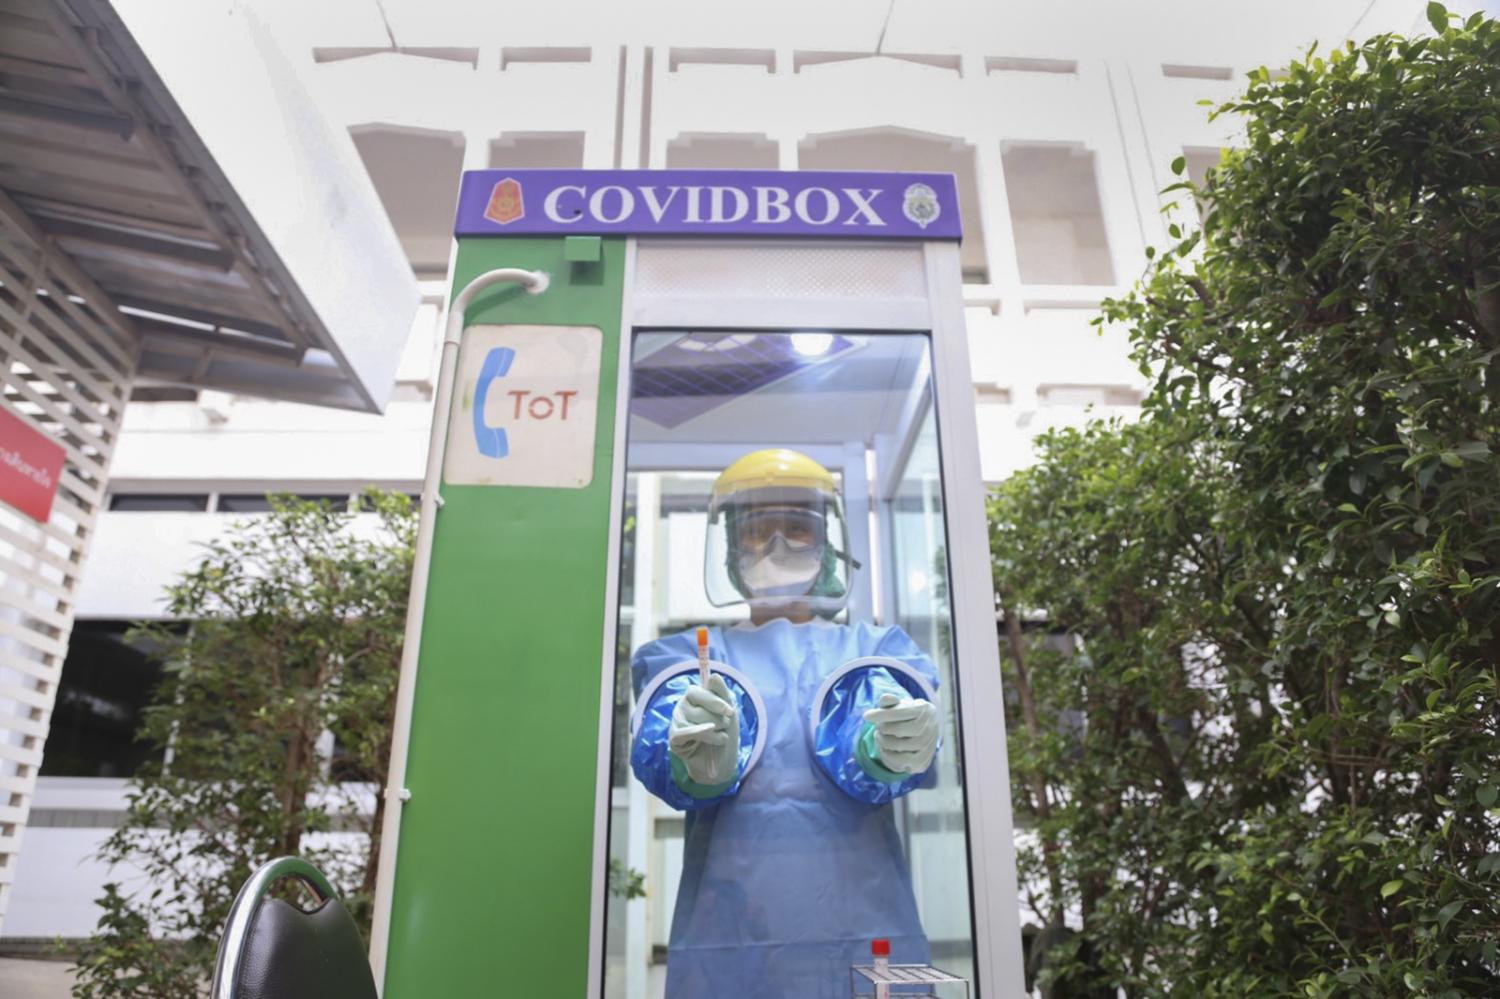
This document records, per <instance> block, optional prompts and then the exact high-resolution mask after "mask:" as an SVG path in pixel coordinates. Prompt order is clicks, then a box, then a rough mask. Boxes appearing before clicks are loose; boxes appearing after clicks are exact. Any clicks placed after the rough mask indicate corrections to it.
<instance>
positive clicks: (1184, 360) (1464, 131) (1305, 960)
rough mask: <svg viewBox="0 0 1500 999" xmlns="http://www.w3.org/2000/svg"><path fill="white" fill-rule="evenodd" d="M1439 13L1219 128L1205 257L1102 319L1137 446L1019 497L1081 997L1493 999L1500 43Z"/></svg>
mask: <svg viewBox="0 0 1500 999" xmlns="http://www.w3.org/2000/svg"><path fill="white" fill-rule="evenodd" d="M1429 17H1430V19H1431V20H1432V22H1433V24H1434V27H1435V28H1436V29H1437V32H1438V34H1437V35H1436V36H1435V37H1429V38H1419V39H1405V38H1400V37H1395V36H1388V35H1387V36H1381V37H1378V38H1375V39H1372V40H1371V41H1369V42H1367V43H1366V44H1364V45H1363V46H1355V45H1353V44H1352V43H1351V44H1350V45H1349V46H1347V47H1346V48H1344V49H1341V50H1338V51H1335V52H1332V53H1330V54H1328V56H1327V57H1324V56H1320V55H1317V54H1316V53H1310V54H1309V55H1308V56H1307V57H1306V58H1304V59H1303V60H1301V61H1300V62H1297V63H1294V64H1292V65H1291V66H1290V67H1289V69H1288V71H1287V72H1286V73H1285V74H1284V75H1273V74H1271V73H1270V72H1268V71H1266V70H1264V69H1262V70H1259V71H1257V72H1254V73H1252V74H1251V76H1250V81H1249V85H1248V89H1247V90H1246V92H1245V94H1244V96H1243V97H1241V98H1240V99H1238V100H1236V101H1233V102H1231V103H1229V104H1227V105H1225V106H1224V107H1222V108H1219V109H1218V111H1217V112H1216V113H1217V114H1222V115H1238V116H1241V117H1242V118H1243V122H1244V125H1245V129H1246V134H1245V142H1244V145H1243V147H1242V148H1241V149H1238V150H1235V151H1232V152H1229V153H1226V154H1225V156H1224V157H1223V159H1222V161H1221V163H1220V164H1219V166H1218V167H1217V168H1216V169H1214V170H1213V171H1211V172H1210V174H1209V178H1208V180H1207V182H1206V184H1205V186H1204V189H1202V190H1192V185H1190V184H1186V183H1184V184H1180V185H1175V187H1177V188H1179V189H1182V190H1192V194H1193V195H1194V196H1195V197H1197V198H1198V199H1199V200H1200V201H1201V203H1202V204H1203V205H1204V206H1205V208H1206V209H1207V211H1208V214H1207V218H1206V219H1205V221H1204V223H1203V225H1202V227H1201V229H1200V230H1195V231H1185V230H1184V229H1183V228H1182V227H1181V226H1180V225H1178V224H1173V226H1172V227H1171V230H1170V231H1171V234H1172V236H1173V238H1174V240H1177V242H1176V243H1175V244H1174V245H1173V246H1171V247H1169V248H1167V249H1166V251H1165V252H1163V253H1161V254H1158V255H1155V256H1154V262H1153V266H1152V267H1151V269H1150V271H1149V272H1148V274H1147V276H1146V278H1145V279H1144V280H1143V282H1142V284H1141V285H1140V287H1139V288H1138V289H1137V290H1136V291H1135V292H1134V293H1132V294H1131V295H1130V296H1128V297H1126V298H1124V299H1122V300H1118V301H1112V302H1108V303H1106V305H1105V308H1104V316H1103V319H1104V321H1107V322H1120V323H1125V324H1127V325H1128V326H1129V327H1130V329H1131V335H1132V340H1133V343H1134V348H1135V356H1136V359H1137V360H1138V361H1139V362H1140V364H1141V366H1142V370H1143V371H1144V372H1146V373H1147V374H1148V375H1149V376H1151V377H1152V378H1153V379H1154V385H1153V389H1152V391H1151V393H1150V395H1149V397H1148V398H1147V400H1146V402H1145V404H1144V411H1143V418H1142V420H1141V422H1140V423H1139V424H1138V425H1133V426H1117V425H1102V424H1096V425H1093V426H1091V427H1089V428H1086V429H1085V430H1082V431H1069V432H1061V433H1054V434H1051V435H1049V436H1047V437H1045V438H1043V440H1042V441H1041V450H1040V464H1038V465H1037V466H1036V467H1034V468H1032V469H1029V470H1027V471H1025V472H1022V473H1020V474H1018V475H1017V476H1015V477H1014V478H1013V479H1011V480H1010V481H1008V482H1007V483H1005V484H1004V485H1003V486H1002V487H1001V488H1000V489H999V490H998V491H997V492H996V494H995V495H994V497H993V499H992V503H991V511H990V512H991V520H992V541H993V550H994V556H995V576H996V583H997V588H998V589H999V591H1000V593H1001V597H1002V602H1003V603H1004V604H1005V609H1006V617H1007V621H1008V626H1009V628H1010V633H1011V639H1012V642H1011V654H1010V655H1009V657H1008V659H1007V664H1006V668H1007V670H1008V673H1009V679H1010V682H1011V686H1012V689H1014V690H1016V692H1017V694H1018V696H1017V698H1016V703H1015V704H1014V705H1011V706H1009V709H1008V710H1009V711H1010V713H1011V714H1012V715H1014V716H1015V717H1013V718H1012V719H1011V722H1010V725H1011V732H1012V748H1011V754H1012V755H1011V761H1012V766H1013V783H1014V786H1015V792H1014V793H1015V798H1016V800H1017V802H1018V806H1019V808H1020V811H1021V812H1022V814H1024V815H1027V816H1029V818H1030V820H1031V822H1032V825H1033V828H1034V834H1035V837H1036V841H1035V846H1034V847H1033V848H1028V849H1026V850H1024V851H1023V857H1022V863H1023V877H1025V878H1026V879H1027V881H1028V883H1029V884H1031V885H1032V886H1033V888H1032V894H1033V905H1034V907H1035V908H1036V910H1037V914H1038V916H1039V918H1040V919H1041V920H1042V921H1043V922H1048V923H1058V922H1062V921H1063V920H1064V919H1065V918H1067V917H1069V915H1070V914H1072V915H1073V917H1074V918H1075V919H1078V918H1079V917H1081V930H1082V932H1081V934H1080V935H1079V937H1078V940H1080V941H1082V942H1084V943H1086V944H1087V945H1088V947H1089V950H1090V952H1091V954H1092V955H1093V961H1092V962H1091V964H1090V966H1088V967H1083V966H1082V962H1080V961H1078V960H1076V955H1077V954H1078V953H1079V952H1080V950H1079V947H1076V946H1075V947H1073V948H1072V949H1071V951H1070V950H1069V948H1066V947H1065V948H1062V949H1060V951H1059V953H1060V954H1061V955H1063V957H1064V960H1063V961H1062V963H1061V964H1060V965H1059V967H1060V968H1061V969H1062V970H1063V971H1064V972H1068V973H1071V974H1072V975H1074V976H1075V977H1080V978H1083V979H1089V978H1092V980H1094V981H1096V982H1102V983H1107V984H1109V985H1113V986H1120V987H1123V988H1124V989H1125V990H1126V991H1127V993H1128V994H1130V995H1132V996H1136V995H1140V996H1145V995H1165V994H1168V993H1173V994H1186V995H1205V996H1243V995H1264V996H1272V995H1278V996H1279V995H1293V994H1295V995H1310V996H1322V995H1335V994H1351V993H1357V994H1370V995H1394V994H1402V995H1405V994H1419V995H1431V996H1461V995H1495V994H1500V954H1497V944H1500V809H1497V805H1500V801H1497V798H1500V774H1497V773H1496V768H1495V761H1496V746H1497V742H1496V736H1497V722H1500V712H1497V700H1496V696H1497V690H1496V687H1497V683H1500V674H1497V670H1500V633H1497V630H1496V627H1497V621H1500V463H1497V461H1496V459H1495V455H1494V451H1495V448H1496V446H1497V441H1500V378H1497V375H1500V372H1497V370H1496V363H1495V359H1496V357H1497V354H1500V24H1497V23H1496V22H1494V21H1490V20H1486V19H1484V18H1483V17H1482V16H1479V15H1476V16H1475V17H1473V18H1470V19H1469V20H1468V21H1467V22H1465V23H1464V24H1462V25H1460V24H1456V23H1455V24H1452V25H1450V24H1449V23H1448V22H1449V17H1448V15H1447V14H1446V12H1444V11H1443V9H1442V8H1441V7H1440V6H1438V5H1436V4H1433V5H1431V7H1430V8H1429ZM1182 167H1183V164H1182V162H1181V161H1180V160H1179V161H1178V162H1177V163H1175V164H1174V169H1175V170H1176V172H1178V173H1179V174H1180V173H1181V172H1182ZM1027 618H1031V619H1036V620H1045V621H1046V622H1047V624H1048V628H1047V629H1042V631H1028V632H1025V633H1023V631H1022V628H1021V624H1022V621H1023V619H1027ZM1043 631H1046V632H1050V633H1049V634H1043V633H1042V632H1043ZM1070 952H1071V953H1073V954H1074V955H1075V960H1074V961H1073V962H1072V964H1071V966H1070V965H1069V964H1068V962H1067V961H1066V960H1065V958H1066V955H1067V954H1068V953H1070Z"/></svg>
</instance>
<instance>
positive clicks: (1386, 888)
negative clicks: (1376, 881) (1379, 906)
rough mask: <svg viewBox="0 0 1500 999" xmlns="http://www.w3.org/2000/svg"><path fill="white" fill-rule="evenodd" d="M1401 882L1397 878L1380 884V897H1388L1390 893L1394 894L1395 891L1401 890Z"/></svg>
mask: <svg viewBox="0 0 1500 999" xmlns="http://www.w3.org/2000/svg"><path fill="white" fill-rule="evenodd" d="M1402 884H1404V882H1403V881H1401V880H1400V879H1399V878H1397V879H1396V880H1394V881H1387V882H1386V883H1385V884H1383V885H1381V886H1380V897H1381V898H1390V897H1391V896H1392V895H1394V894H1396V892H1398V891H1400V890H1401V886H1402Z"/></svg>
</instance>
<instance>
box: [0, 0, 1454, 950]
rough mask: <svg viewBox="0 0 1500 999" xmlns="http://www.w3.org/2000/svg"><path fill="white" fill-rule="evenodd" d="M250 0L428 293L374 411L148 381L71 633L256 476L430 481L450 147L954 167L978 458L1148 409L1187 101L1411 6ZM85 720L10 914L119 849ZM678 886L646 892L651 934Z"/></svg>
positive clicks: (34, 904) (1185, 145)
mask: <svg viewBox="0 0 1500 999" xmlns="http://www.w3.org/2000/svg"><path fill="white" fill-rule="evenodd" d="M263 6H264V8H265V10H264V20H265V24H266V25H267V27H268V28H269V29H270V30H271V31H272V32H273V33H274V34H275V36H276V41H277V42H278V44H279V46H280V47H281V48H282V49H283V50H284V51H285V52H286V53H287V54H289V55H290V56H291V57H292V65H291V66H289V67H288V70H287V71H288V72H294V73H296V74H297V75H298V77H299V78H300V80H301V82H302V83H303V84H304V85H305V86H306V87H307V88H309V89H310V90H311V92H312V93H313V94H314V96H315V99H316V100H317V101H318V103H319V105H320V107H321V110H322V111H323V112H324V113H325V114H326V115H327V117H329V118H330V119H331V120H333V121H335V122H337V123H341V124H342V125H343V126H344V127H345V128H346V129H347V130H348V132H349V134H350V136H351V138H352V142H353V144H354V146H355V147H356V148H357V149H358V151H359V153H360V154H361V156H362V157H363V159H364V163H365V166H366V169H367V170H368V172H369V175H370V178H371V180H372V181H373V182H374V186H375V188H376V191H377V192H378V193H379V195H380V198H381V201H382V203H383V204H384V207H385V209H386V212H387V214H388V216H389V220H390V223H391V226H392V228H393V229H394V232H395V234H396V235H397V237H399V239H400V241H401V244H402V246H403V248H404V249H405V251H406V254H407V256H408V258H409V259H410V261H411V264H412V268H413V270H414V272H415V274H416V276H417V278H418V279H419V281H420V282H421V288H422V292H423V297H424V298H423V301H424V304H423V306H422V308H421V309H420V311H419V313H418V318H417V322H416V324H415V326H414V328H413V330H412V334H411V340H410V343H409V345H408V347H407V349H406V353H405V356H404V357H403V359H402V361H401V364H400V367H399V370H398V371H397V376H396V377H397V384H396V388H395V391H394V394H393V395H392V397H391V401H390V402H389V403H388V405H387V407H386V410H385V412H384V414H383V415H369V414H363V413H355V412H340V411H335V410H329V409H316V408H313V407H308V406H302V405H298V404H295V403H283V402H268V401H264V400H257V399H252V398H249V397H239V396H236V395H233V394H229V393H226V392H222V391H215V390H199V389H197V388H195V387H194V386H192V385H191V384H184V383H170V384H169V383H166V382H161V383H159V384H156V385H152V386H147V390H146V391H145V392H144V393H142V392H138V394H137V399H138V400H142V401H135V402H133V403H132V404H131V405H130V406H128V407H127V408H126V410H125V415H124V421H123V427H122V429H121V432H120V434H119V439H118V443H117V445H116V448H115V454H114V463H113V474H112V482H111V487H110V496H109V500H108V503H107V505H106V509H105V510H104V511H103V512H101V513H100V514H99V517H98V522H97V529H96V534H95V536H94V540H93V551H92V554H91V556H90V565H89V567H88V571H87V573H86V574H85V575H84V577H83V580H82V586H81V589H80V591H79V595H78V599H77V610H76V617H77V620H78V624H77V625H76V630H75V641H74V645H75V650H76V651H75V656H81V655H84V654H85V653H84V651H82V650H84V649H85V645H86V644H87V643H81V642H80V639H79V634H80V632H86V633H88V635H89V636H90V639H91V641H92V642H93V647H96V648H100V649H103V648H106V647H113V648H117V647H118V634H119V630H120V628H121V626H122V623H123V622H128V621H134V620H140V619H143V618H154V617H159V616H160V615H161V613H162V609H161V604H160V595H161V593H162V590H163V587H164V586H165V584H166V583H167V582H168V581H169V580H170V579H171V578H172V577H173V576H174V575H175V574H176V573H178V572H179V571H181V570H182V569H183V568H184V567H185V566H187V565H189V564H190V563H191V561H192V559H193V557H194V546H195V544H196V543H197V542H201V541H203V540H206V539H208V538H210V537H212V536H213V535H214V534H215V533H216V532H218V531H220V530H222V529H223V527H224V525H225V523H226V522H227V521H229V520H232V519H234V518H235V517H237V516H243V515H244V514H245V513H246V512H253V511H254V510H255V509H256V507H257V505H258V502H259V500H258V497H259V496H261V495H263V494H264V493H265V492H267V491H283V490H285V491H292V492H298V493H303V494H309V495H318V496H344V495H351V494H353V493H356V492H357V491H358V490H359V489H361V488H362V487H364V486H365V485H368V484H375V485H380V486H384V487H388V488H394V489H399V490H402V491H405V492H409V493H413V494H415V493H416V492H417V491H418V490H419V488H420V479H421V474H422V469H423V465H424V458H425V447H426V440H427V432H428V425H429V420H430V415H431V396H432V391H433V387H434V381H435V378H436V360H437V348H438V341H439V337H440V329H441V319H442V315H441V304H442V302H443V300H444V298H445V294H446V283H445V275H446V272H447V269H448V265H449V261H450V252H451V239H450V237H449V233H450V231H451V226H452V215H453V203H454V200H455V197H456V194H457V188H458V177H459V173H460V171H461V170H464V169H476V168H485V167H517V168H520V167H583V168H599V169H608V168H631V167H645V168H669V167H671V168H686V167H712V168H731V169H732V168H736V167H739V168H762V169H765V168H770V169H785V170H794V169H799V168H803V169H861V168H864V169H886V170H942V171H949V172H952V173H954V174H956V175H957V178H958V182H959V190H960V198H961V202H962V208H963V214H964V228H965V232H966V237H965V242H964V247H963V266H964V274H965V288H964V293H965V305H966V315H967V322H968V334H969V346H970V356H971V358H972V361H973V366H974V379H975V389H976V397H977V402H978V407H977V412H976V418H977V421H978V426H979V433H980V442H981V448H982V467H981V469H980V470H979V472H980V474H982V475H983V477H984V478H985V480H986V481H990V482H995V481H999V480H1001V479H1003V478H1004V477H1006V476H1007V475H1008V474H1010V473H1011V472H1012V471H1014V470H1015V469H1017V468H1019V467H1022V466H1024V465H1025V464H1026V463H1028V461H1029V460H1030V457H1029V455H1030V446H1031V441H1032V439H1033V438H1034V437H1035V435H1036V434H1037V433H1039V432H1040V431H1042V430H1044V429H1046V428H1048V427H1054V426H1060V425H1069V424H1077V423H1081V422H1083V421H1084V420H1086V419H1088V418H1091V417H1096V416H1108V415H1120V416H1122V417H1125V418H1129V417H1131V416H1132V415H1133V414H1134V413H1135V412H1137V411H1138V404H1139V401H1140V399H1141V397H1142V395H1143V393H1144V391H1145V389H1146V381H1145V379H1144V378H1143V376H1142V375H1141V374H1140V373H1139V372H1138V371H1137V370H1136V368H1135V366H1134V364H1133V363H1132V362H1131V361H1130V359H1129V356H1128V353H1129V351H1128V340H1127V337H1126V334H1125V332H1124V331H1123V330H1107V331H1104V332H1103V333H1102V334H1101V333H1100V332H1099V331H1098V330H1096V329H1095V328H1094V327H1093V326H1092V325H1091V320H1092V319H1093V318H1094V316H1095V315H1096V314H1097V310H1098V306H1099V303H1100V301H1101V300H1102V299H1104V298H1107V297H1110V296H1114V295H1119V294H1123V293H1124V292H1125V291H1127V290H1128V288H1129V287H1130V286H1131V285H1132V284H1133V283H1134V281H1135V280H1136V279H1137V278H1138V277H1139V276H1140V275H1141V273H1142V271H1143V268H1144V266H1145V264H1146V248H1147V247H1148V246H1150V245H1153V244H1155V245H1162V244H1164V243H1165V242H1166V241H1167V239H1168V237H1167V235H1166V226H1167V224H1168V219H1167V218H1165V217H1164V216H1163V214H1162V209H1163V207H1164V203H1165V201H1166V200H1169V199H1164V198H1163V197H1162V196H1161V195H1160V193H1159V192H1160V191H1161V190H1162V189H1163V188H1165V187H1166V186H1168V185H1169V184H1171V183H1173V182H1174V180H1176V179H1177V178H1175V177H1174V176H1173V175H1172V173H1171V171H1170V168H1169V164H1170V163H1171V162H1172V161H1173V160H1174V159H1175V158H1176V157H1179V156H1182V157H1185V158H1186V160H1187V162H1188V169H1189V171H1190V172H1191V173H1192V174H1193V175H1195V176H1198V177H1201V175H1202V172H1203V171H1204V170H1205V169H1206V168H1207V167H1208V165H1210V164H1211V163H1212V162H1214V161H1215V160H1216V159H1217V157H1218V155H1219V150H1220V149H1222V148H1223V147H1225V146H1226V145H1230V144H1232V143H1233V141H1234V138H1235V136H1234V123H1233V121H1232V120H1230V119H1228V118H1225V119H1220V120H1219V121H1217V122H1210V121H1209V120H1208V111H1209V108H1207V107H1205V106H1202V105H1201V104H1200V102H1203V101H1208V102H1212V103H1214V104H1217V103H1220V102H1222V101H1224V100H1227V99H1229V98H1231V97H1232V96H1233V95H1235V94H1236V93H1237V92H1238V91H1239V90H1240V89H1241V88H1242V81H1243V79H1244V74H1245V73H1246V72H1247V71H1249V70H1251V69H1254V68H1256V67H1259V66H1261V65H1267V66H1271V67H1275V66H1277V65H1279V64H1282V63H1284V62H1286V61H1287V60H1289V59H1291V58H1294V57H1296V56H1297V55H1298V54H1299V53H1300V52H1301V51H1302V50H1304V49H1305V48H1306V47H1307V46H1308V45H1309V44H1311V43H1312V42H1313V41H1314V40H1318V41H1319V42H1320V43H1321V45H1323V46H1327V45H1328V44H1338V43H1340V42H1342V40H1343V39H1345V38H1349V37H1354V38H1363V37H1365V36H1368V35H1371V34H1375V33H1378V32H1381V31H1398V32H1415V31H1418V30H1422V29H1423V25H1425V21H1424V20H1423V10H1424V8H1425V3H1424V2H1419V0H1328V2H1323V3H1319V4H1316V5H1308V4H1306V3H1293V2H1288V0H1270V2H1263V3H1259V4H1235V5H1230V4H1227V3H1222V2H1219V0H1207V2H1204V0H1199V2H1197V3H1188V2H1179V0H1165V2H1147V0H1137V2H1129V3H1115V4H1108V3H1083V2H1072V3H1056V4H1040V3H1038V4H1030V5H1027V4H1014V3H1012V4H1000V3H995V2H993V0H991V2H981V0H929V2H925V3H921V2H916V0H889V2H888V0H862V2H854V0H831V2H829V0H825V2H821V3H801V4H796V3H788V2H784V0H772V2H765V3H761V4H758V5H755V6H754V7H753V8H743V7H735V8H730V7H729V6H728V5H722V4H714V3H702V2H699V3H689V2H656V3H629V2H621V3H615V4H592V3H590V4H582V3H553V4H549V5H546V6H545V7H543V6H539V5H521V4H511V3H494V4H487V5H483V7H482V8H481V6H480V5H476V4H466V3H458V2H454V3H448V4H442V3H437V2H435V0H324V2H320V3H317V4H298V3H293V2H291V0H275V2H266V3H265V4H263ZM206 85H207V84H206ZM213 85H221V86H229V85H232V81H217V82H216V83H215V84H213ZM1194 211H1195V209H1194V208H1193V206H1192V205H1191V204H1190V203H1185V204H1184V205H1182V206H1181V207H1179V208H1178V209H1177V215H1176V218H1178V219H1179V220H1185V221H1195V220H1196V218H1195V216H1194V215H1193V213H1194ZM148 398H149V399H152V400H153V401H144V399H148ZM660 602H661V603H662V604H664V605H665V604H670V603H671V600H670V597H669V596H663V597H662V599H661V601H660ZM112 643H113V644H112ZM80 668H81V669H82V668H86V667H80ZM63 682H64V684H66V683H67V682H68V677H67V673H66V671H65V672H64V678H63ZM127 708H128V705H127ZM54 738H58V736H56V735H54ZM80 739H81V742H80V745H86V748H85V750H84V751H82V752H81V753H80V754H78V759H79V760H81V761H82V762H79V763H76V764H75V765H74V768H73V772H72V773H71V774H70V775H62V774H55V773H53V774H49V771H48V768H47V765H46V763H45V762H44V763H43V769H42V777H41V779H40V781H39V784H38V789H37V794H36V800H35V803H34V806H33V810H32V819H31V823H30V827H29V829H28V841H27V844H26V849H25V852H24V853H23V854H22V856H21V862H20V867H19V870H18V873H17V878H16V883H15V887H14V892H13V895H12V898H11V901H10V911H9V913H8V916H7V921H6V924H5V926H4V933H5V935H6V937H7V938H14V939H26V938H31V939H34V938H53V937H57V936H61V937H64V938H76V937H82V936H86V935H87V934H88V933H89V932H90V930H91V929H92V928H93V925H94V921H95V918H96V911H95V909H94V907H93V904H92V900H93V899H94V898H95V897H96V896H97V895H98V894H99V891H100V886H101V885H102V883H103V881H104V877H105V872H104V871H103V870H101V869H100V868H99V867H98V866H97V865H96V864H95V863H94V862H93V861H91V860H90V859H89V856H90V854H91V853H92V851H93V850H94V849H95V848H97V845H98V843H99V842H100V841H101V840H102V839H103V838H104V836H105V835H107V831H108V829H109V827H110V825H111V824H112V823H113V822H115V821H117V820H118V818H119V816H120V814H121V811H122V809H123V785H124V781H125V777H126V774H125V773H123V772H121V770H120V767H119V766H118V765H116V764H111V763H110V761H109V760H107V759H105V758H104V757H106V756H107V755H108V752H109V749H108V747H109V746H110V745H112V744H113V743H110V742H109V741H108V740H107V739H93V740H92V741H90V740H91V737H89V736H87V734H85V735H83V736H80ZM88 745H91V746H93V747H94V748H93V750H88V749H87V746H88ZM90 751H92V752H93V753H94V756H96V757H98V759H97V760H96V762H95V764H92V767H93V769H92V770H91V769H90V766H91V764H90V763H89V762H88V759H89V752H90ZM662 849H663V850H664V851H665V852H666V853H667V854H668V855H670V853H671V850H672V849H673V846H672V844H671V843H669V842H668V843H664V844H663V846H662ZM677 851H678V854H679V855H680V844H679V845H678V846H677ZM643 904H644V903H643ZM650 904H653V905H657V904H669V903H661V902H659V901H658V902H653V903H650ZM666 916H667V914H666V913H664V912H654V911H653V912H652V913H651V914H650V916H649V919H650V922H651V923H652V925H654V926H657V927H660V928H661V929H660V934H661V940H660V942H661V943H663V944H664V943H665V927H666V925H667V918H666ZM0 942H3V941H0Z"/></svg>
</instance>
